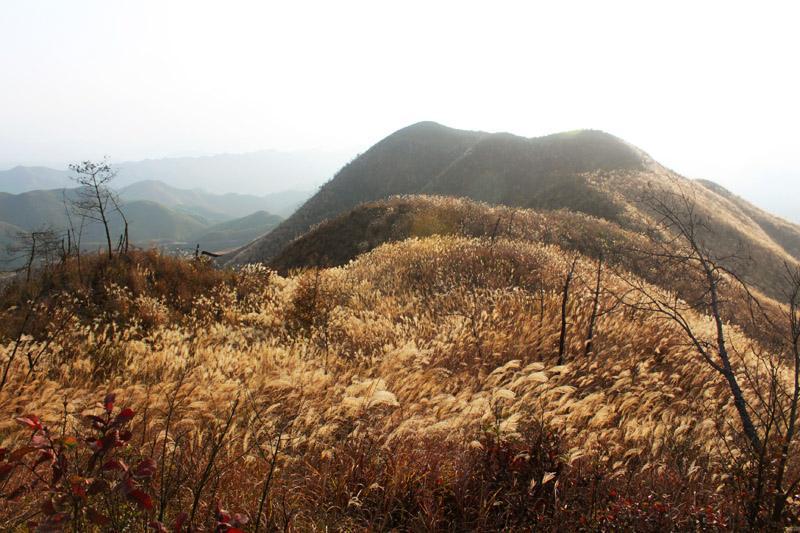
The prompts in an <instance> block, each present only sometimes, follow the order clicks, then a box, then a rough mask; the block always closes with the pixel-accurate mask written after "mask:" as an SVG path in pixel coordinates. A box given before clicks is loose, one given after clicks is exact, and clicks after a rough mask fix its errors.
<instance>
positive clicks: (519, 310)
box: [0, 215, 798, 531]
mask: <svg viewBox="0 0 800 533" xmlns="http://www.w3.org/2000/svg"><path fill="white" fill-rule="evenodd" d="M531 216H532V215H531ZM578 238H580V237H578ZM573 261H574V259H573V255H572V254H570V253H568V252H565V251H564V250H562V249H561V248H559V247H557V246H553V245H547V244H541V243H532V242H526V241H523V240H518V239H515V238H507V237H505V236H504V237H502V238H499V239H495V240H491V239H486V238H484V239H472V238H465V237H458V236H432V237H427V238H411V239H406V240H404V241H402V242H396V243H388V244H384V245H382V246H379V247H378V248H376V249H374V250H372V251H371V252H369V253H366V254H362V255H360V256H359V257H358V258H357V259H356V260H355V261H354V262H351V263H349V264H348V265H347V266H344V267H339V268H331V269H324V270H321V271H313V270H312V271H306V272H303V273H300V274H297V275H293V276H290V277H281V276H279V275H276V274H273V273H270V272H269V271H266V270H265V269H263V268H257V267H248V268H246V269H244V270H242V271H240V272H238V273H232V272H225V271H215V270H213V269H210V268H209V267H207V266H206V265H205V264H204V263H202V262H195V261H192V262H188V261H187V262H181V261H178V260H174V259H169V258H163V257H161V256H158V255H157V254H148V255H141V254H134V255H132V256H130V257H129V258H127V259H125V261H122V259H120V260H119V262H112V263H108V261H107V260H105V259H103V258H102V257H99V258H97V259H96V260H95V261H94V262H91V263H85V264H84V265H83V273H82V274H80V275H79V274H78V273H77V271H76V270H74V269H70V270H69V271H68V272H64V273H59V272H57V271H54V272H53V273H52V274H48V275H50V276H52V277H51V279H52V280H55V281H56V282H57V283H58V284H59V286H61V287H64V289H68V290H65V292H64V293H63V294H59V293H58V292H53V293H49V296H48V297H47V298H46V299H43V300H40V304H39V305H41V306H43V308H42V310H41V312H42V313H43V315H42V316H44V311H45V310H46V309H55V310H57V312H55V314H53V313H52V312H51V313H49V314H48V316H47V319H46V322H47V323H51V324H56V325H58V324H61V323H64V324H68V327H63V328H57V329H54V328H53V327H42V328H41V329H35V328H34V329H31V330H30V332H31V338H30V339H28V340H25V341H24V345H23V351H24V353H34V354H35V353H40V352H41V353H42V356H41V358H40V359H39V360H38V363H37V367H36V369H35V371H34V372H33V375H32V376H28V367H27V363H26V360H25V359H24V358H19V359H17V360H16V361H15V362H14V364H13V365H12V366H11V370H10V374H9V375H10V378H9V379H10V381H9V382H8V386H5V387H2V388H0V406H2V412H3V413H5V414H6V416H7V417H8V418H7V419H8V420H9V422H8V423H6V424H5V425H4V426H0V427H2V428H3V431H5V434H4V436H5V443H4V445H6V446H10V447H12V449H15V448H16V447H17V446H20V445H22V443H23V442H27V441H28V440H29V438H30V432H29V431H27V430H14V429H13V426H15V425H16V424H14V423H13V422H11V421H10V418H11V417H13V416H18V415H19V413H33V414H37V415H39V416H41V418H42V420H43V421H44V422H45V423H46V424H50V425H53V427H55V426H56V425H58V424H61V423H62V422H61V421H62V419H63V417H64V415H63V412H64V403H63V402H64V391H69V397H68V402H69V403H68V409H67V412H68V413H70V414H68V415H67V421H66V428H67V433H68V434H70V435H71V434H73V433H75V432H78V433H76V434H78V435H81V433H80V431H83V430H81V429H80V428H81V427H82V426H80V424H79V420H78V418H77V414H78V413H97V414H100V415H102V413H103V407H102V406H101V405H100V406H98V404H97V403H96V402H97V399H98V398H103V396H105V395H106V394H107V393H108V392H109V391H113V392H114V393H115V394H116V403H117V404H118V405H119V406H120V407H119V409H121V408H122V407H129V408H131V409H132V410H133V411H132V413H133V414H131V415H130V416H131V417H132V418H131V422H130V428H131V430H132V433H131V435H132V437H130V444H129V445H128V446H126V447H125V448H122V449H121V451H120V452H118V453H121V454H124V455H123V458H124V459H125V462H126V463H127V464H131V465H137V464H141V463H140V461H142V459H141V457H143V456H149V457H152V458H153V459H154V463H153V464H154V466H153V467H152V472H153V473H152V474H146V475H144V476H140V477H139V478H137V481H135V483H136V484H135V486H136V487H141V488H140V489H137V490H141V491H142V494H143V495H147V494H153V495H154V496H155V497H154V499H153V501H152V502H151V504H152V507H153V508H154V509H155V510H156V511H157V512H159V514H162V513H163V518H164V522H165V523H168V524H172V522H173V521H174V520H175V518H176V517H177V516H178V513H179V512H180V511H183V510H186V509H187V508H188V509H191V508H192V507H197V508H198V509H199V512H198V513H197V514H196V516H195V519H194V520H193V523H194V524H196V525H197V524H203V525H210V526H213V524H214V521H213V513H212V508H213V505H214V502H215V501H217V500H219V501H220V502H221V503H220V505H225V506H230V507H229V508H230V509H231V511H232V512H234V511H235V512H239V513H246V514H247V515H248V516H249V517H250V520H251V521H252V520H255V519H256V518H258V520H259V521H260V523H261V525H262V526H263V525H264V524H265V523H266V525H267V527H268V528H270V529H272V528H275V529H284V528H290V529H296V530H324V529H328V530H356V529H362V528H377V529H381V530H385V529H397V530H417V529H426V528H427V529H445V530H509V529H525V528H527V527H530V526H531V524H536V526H537V527H540V528H542V529H547V530H550V529H554V528H559V529H566V530H576V529H584V528H585V529H592V530H595V529H598V530H611V529H631V528H636V529H639V530H650V531H663V530H673V529H678V530H693V529H706V530H721V529H728V528H738V527H743V524H744V515H745V514H746V509H744V508H742V507H741V506H740V505H739V504H740V502H741V501H742V499H741V494H742V489H741V485H740V484H739V483H741V482H742V480H743V479H747V478H746V477H744V478H743V477H741V476H746V474H743V473H741V472H739V471H737V470H736V469H737V468H738V466H736V465H740V464H741V463H739V462H737V461H736V460H735V459H731V458H736V457H741V456H742V454H743V451H742V450H743V449H744V448H743V446H745V444H744V443H743V442H742V441H741V440H740V439H739V435H740V431H739V429H738V422H737V420H738V419H737V417H736V413H735V409H734V406H733V404H732V402H731V401H730V400H729V395H728V393H727V390H726V384H725V382H724V380H722V379H721V378H720V376H719V374H717V373H716V372H713V371H712V370H711V369H710V367H709V366H708V365H705V364H704V363H703V362H702V360H701V358H700V357H699V356H698V355H697V354H696V353H695V352H694V351H693V350H692V348H691V347H690V346H689V345H687V343H686V339H685V335H684V333H683V331H682V330H680V329H679V328H678V327H677V326H676V325H673V324H672V323H670V322H665V321H664V320H662V319H660V318H659V317H658V316H656V315H652V314H649V313H647V312H644V311H638V312H632V311H631V310H630V309H627V308H625V307H618V308H615V307H614V305H613V298H612V297H611V294H612V293H614V292H624V291H625V289H626V287H627V283H626V282H623V281H622V280H621V279H620V278H618V277H617V275H616V273H615V272H614V271H612V270H607V271H605V272H604V273H603V276H602V278H601V285H602V287H604V290H607V291H608V293H606V292H604V293H603V301H602V302H601V304H602V306H603V308H604V309H610V311H609V312H607V313H604V314H603V315H602V316H601V317H600V319H599V321H598V322H597V329H596V337H595V341H594V347H593V350H592V352H591V353H589V354H585V353H584V345H585V340H586V331H587V327H588V320H589V315H590V313H591V308H592V296H591V295H592V291H593V280H594V267H595V264H594V261H592V260H590V259H588V258H585V257H582V256H580V257H579V258H578V259H577V262H576V273H575V282H574V286H573V289H572V291H573V292H572V298H571V299H570V300H569V302H568V304H567V307H566V309H567V321H566V324H567V328H568V329H567V330H566V331H567V336H566V344H565V347H566V349H565V360H564V363H563V364H559V363H558V353H557V352H558V346H559V328H560V323H561V319H560V317H561V309H562V305H563V304H562V299H561V291H562V284H563V280H564V275H565V272H566V270H567V269H568V268H569V265H570V264H571V263H572V262H573ZM59 280H60V281H59ZM67 284H68V285H67ZM8 290H10V291H12V292H6V293H5V294H4V298H3V299H2V301H4V302H7V303H6V307H4V308H3V310H2V312H3V313H4V316H5V317H6V319H5V320H3V321H0V323H2V324H4V327H5V328H7V329H6V330H5V332H4V335H6V337H5V338H9V337H8V336H11V335H14V331H15V328H14V327H13V326H14V324H18V322H17V321H16V320H18V319H19V317H20V311H19V310H18V309H16V308H14V307H10V304H11V302H12V301H25V299H26V296H25V295H24V293H23V294H17V293H15V292H14V291H19V290H20V289H18V288H14V287H12V288H11V289H8ZM26 290H36V289H35V288H33V289H26ZM14 294H17V295H16V296H14ZM12 296H13V298H12ZM45 308H46V309H45ZM12 319H13V320H12ZM42 320H44V319H42ZM689 320H690V323H691V326H692V327H693V328H694V329H695V330H696V331H698V332H700V334H701V335H703V338H704V339H706V338H708V339H709V340H711V337H709V336H710V335H712V332H713V328H712V327H711V326H712V324H711V322H710V321H709V319H708V318H707V317H704V316H702V315H700V314H698V313H690V314H689ZM37 324H38V322H37ZM43 326H44V322H43ZM51 332H57V333H56V334H53V333H51ZM729 334H730V343H731V346H732V347H733V346H735V347H736V353H737V357H736V359H735V361H734V365H735V366H736V371H737V372H742V371H743V369H745V368H751V367H753V366H754V365H755V364H756V361H757V360H758V359H757V354H759V353H760V350H761V347H760V346H759V345H758V344H757V343H754V342H753V341H752V340H750V339H748V338H747V337H746V336H745V335H743V334H742V333H741V332H739V331H737V330H736V329H735V328H731V329H730V332H729ZM12 344H13V343H0V353H1V354H2V355H3V356H4V358H5V359H7V358H8V356H9V354H10V351H11V350H12V349H13V348H12ZM756 383H758V382H753V383H750V382H746V381H745V384H744V386H745V388H746V390H747V392H748V394H750V393H751V392H752V390H751V387H753V386H756ZM765 408H766V406H765V405H764V404H761V403H759V402H758V401H754V404H753V409H755V410H756V411H757V412H759V413H763V411H762V409H765ZM111 409H112V410H113V412H114V413H116V412H117V411H116V410H115V409H117V408H116V407H114V406H112V407H111ZM71 413H75V414H76V416H75V417H73V415H72V414H71ZM126 420H127V419H126ZM126 424H127V422H126ZM59 427H60V426H59ZM159 435H164V437H160V436H159ZM125 438H128V437H125ZM79 450H82V448H80V447H79V448H77V449H76V451H75V452H74V453H76V454H77V453H79ZM797 451H798V450H795V448H792V450H791V455H790V456H791V457H792V458H793V459H792V461H793V462H792V467H791V471H792V475H793V476H794V475H795V474H796V472H797V466H798V465H796V464H795V462H794V458H796V457H797V456H798V455H797V454H796V453H797ZM80 453H83V452H80ZM86 453H91V451H87V452H86ZM109 453H116V452H109ZM79 464H82V463H79ZM209 465H210V466H209ZM137 468H138V467H137ZM204 472H210V477H206V476H205V475H204ZM270 472H272V474H270ZM14 475H15V476H16V477H14V478H12V481H11V483H12V485H13V486H16V485H15V484H16V483H19V482H20V481H21V480H22V479H24V473H23V472H22V471H18V472H15V474H14ZM98 475H101V474H98ZM102 475H103V476H110V475H111V474H102ZM115 475H118V474H115ZM265 479H269V483H268V484H265V482H264V480H265ZM265 487H266V488H265ZM556 489H557V490H556ZM160 494H164V496H163V498H162V497H161V496H159V495H160ZM192 494H198V495H199V496H198V497H197V499H196V500H195V501H194V503H193V498H192ZM264 494H266V496H262V495H264ZM37 497H38V496H37V493H36V492H31V491H23V493H22V494H21V496H20V497H18V498H17V500H16V501H15V502H14V503H13V507H12V506H8V507H0V516H1V517H3V519H5V520H7V521H6V522H4V524H9V523H11V521H13V519H14V518H13V517H16V516H20V515H25V514H26V513H27V512H28V510H29V509H34V508H37V509H38V508H39V507H38V505H39V502H38V500H37ZM106 498H108V499H107V500H106V501H107V502H118V501H120V500H119V498H122V500H121V501H122V502H123V503H114V504H113V505H110V504H109V507H107V508H104V509H105V510H104V513H105V514H107V515H108V519H109V520H111V521H112V522H111V523H113V524H115V527H118V528H123V527H124V526H125V525H126V524H130V523H131V522H130V520H131V518H130V517H131V516H136V513H137V511H136V509H137V507H141V508H143V509H144V508H146V506H145V505H143V504H140V505H137V504H136V503H135V501H146V500H144V496H142V495H139V496H138V497H137V498H136V500H131V502H134V503H130V504H126V503H124V502H125V501H128V500H126V499H125V497H124V495H122V496H120V492H119V491H117V492H109V493H108V496H106ZM265 501H266V504H264V503H263V502H265ZM259 502H262V503H261V504H259ZM353 502H356V503H353ZM116 505H120V506H121V507H115V506H116ZM128 505H129V506H132V507H125V506H128ZM264 505H266V508H265V507H264ZM259 508H261V509H262V512H261V513H259ZM115 509H119V510H120V511H119V512H117V511H115ZM123 509H126V510H125V511H124V512H122V510H123ZM264 509H266V510H264ZM792 509H794V507H792ZM791 512H794V511H793V510H792V511H791ZM206 517H208V518H206ZM251 523H252V522H251Z"/></svg>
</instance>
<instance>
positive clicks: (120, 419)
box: [111, 407, 136, 426]
mask: <svg viewBox="0 0 800 533" xmlns="http://www.w3.org/2000/svg"><path fill="white" fill-rule="evenodd" d="M135 414H136V413H135V412H134V410H133V409H131V408H130V407H126V408H125V409H123V410H122V411H120V412H119V414H118V415H117V417H116V418H115V419H114V422H113V423H112V424H111V425H112V426H121V425H123V424H127V423H128V422H130V420H131V419H132V418H133V417H134V415H135Z"/></svg>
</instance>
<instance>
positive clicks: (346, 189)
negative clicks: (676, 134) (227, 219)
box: [222, 122, 800, 295]
mask: <svg viewBox="0 0 800 533" xmlns="http://www.w3.org/2000/svg"><path fill="white" fill-rule="evenodd" d="M652 187H655V188H657V189H659V190H664V191H674V192H679V191H685V192H688V193H689V194H691V195H692V196H693V197H695V198H696V200H697V203H698V210H701V211H702V212H701V213H698V214H699V215H702V216H703V217H705V218H706V220H707V222H708V224H709V225H710V226H711V227H713V228H715V237H714V239H713V241H712V242H710V243H709V245H710V246H711V248H712V251H714V252H716V253H719V255H720V256H726V255H728V254H729V252H730V250H734V249H737V248H739V247H744V249H746V250H747V251H748V252H749V253H750V254H751V255H752V256H753V257H757V258H759V260H758V261H754V262H750V263H749V264H748V265H747V267H743V268H742V269H740V272H741V273H742V274H743V275H745V276H747V277H748V279H751V280H752V281H753V282H754V283H755V284H756V286H758V287H759V288H760V289H761V290H762V291H764V292H765V293H767V294H769V295H776V294H777V293H778V288H777V285H776V284H777V282H778V280H780V279H782V272H783V271H782V268H783V267H782V265H783V264H784V262H789V263H794V262H797V261H798V260H800V226H798V225H796V224H792V223H790V222H787V221H786V220H783V219H781V218H779V217H776V216H774V215H771V214H769V213H767V212H765V211H763V210H761V209H759V208H757V207H755V206H753V205H752V204H750V203H748V202H747V201H745V200H743V199H742V198H739V197H737V196H735V195H734V194H732V193H731V192H730V191H727V190H726V189H724V188H722V187H720V186H719V185H717V184H714V183H711V182H707V181H694V180H689V179H687V178H684V177H682V176H680V175H678V174H676V173H674V172H672V171H670V170H669V169H667V168H665V167H663V166H661V165H660V164H658V163H657V162H655V161H654V160H653V159H652V158H650V157H649V156H648V155H647V154H646V153H645V152H643V151H642V150H640V149H638V148H636V147H634V146H632V145H630V144H628V143H626V142H624V141H622V140H620V139H618V138H617V137H614V136H613V135H609V134H607V133H604V132H600V131H592V130H584V131H576V132H566V133H560V134H555V135H549V136H546V137H539V138H531V139H529V138H523V137H518V136H515V135H510V134H507V133H496V134H489V133H484V132H477V131H462V130H456V129H451V128H447V127H445V126H442V125H440V124H436V123H433V122H422V123H418V124H414V125H412V126H409V127H407V128H404V129H402V130H400V131H398V132H396V133H394V134H392V135H390V136H389V137H387V138H385V139H383V140H382V141H380V142H379V143H377V144H376V145H375V146H373V147H372V148H370V149H369V150H368V151H367V152H365V153H364V154H363V155H361V156H360V157H358V158H357V159H355V160H354V161H352V162H351V163H349V164H348V165H346V166H345V167H344V168H343V169H342V170H341V171H340V172H339V173H338V174H337V175H336V176H335V177H334V179H333V180H331V181H330V182H328V183H326V184H325V185H324V186H322V187H321V188H320V190H319V192H318V193H317V194H315V195H314V196H313V197H312V198H311V199H309V200H308V201H307V202H306V203H305V204H304V205H303V206H302V207H301V208H300V209H298V210H297V211H296V212H295V213H294V214H292V215H291V216H290V217H289V218H287V219H286V220H285V221H283V222H282V223H281V224H280V225H279V226H278V227H277V228H275V229H274V230H273V231H271V232H270V233H268V234H266V235H265V236H263V237H261V238H259V239H257V240H255V241H253V242H252V243H250V244H248V245H246V246H244V247H243V248H241V249H240V250H237V251H236V252H233V253H231V254H229V255H227V256H225V257H224V258H222V262H223V263H226V264H242V263H247V262H258V261H261V262H267V263H269V262H272V264H273V266H277V267H279V268H284V267H290V266H291V267H294V266H303V265H313V264H317V263H319V264H323V265H327V264H337V263H339V262H340V261H343V260H346V259H348V258H350V257H352V255H353V253H354V252H353V251H354V250H358V251H366V250H369V249H370V248H371V247H372V246H373V244H371V243H380V242H385V241H387V240H394V239H395V238H402V236H403V235H414V234H416V233H417V231H416V230H415V231H411V230H410V229H408V228H406V227H404V226H402V224H401V226H396V225H395V222H394V220H395V217H396V216H398V215H397V213H399V212H401V211H402V210H403V209H409V207H407V206H404V205H403V204H397V205H395V204H389V205H388V206H386V205H379V206H376V207H375V208H376V209H378V210H386V209H388V211H387V213H386V214H381V215H380V216H374V214H373V211H371V208H366V210H365V208H360V209H355V208H356V207H357V206H359V205H360V204H363V203H364V202H372V201H376V200H382V199H386V198H389V197H392V196H395V195H408V194H423V195H436V196H450V197H465V198H469V199H472V200H477V201H480V202H486V203H487V204H499V205H505V206H510V207H516V208H525V209H535V210H538V211H548V210H549V211H552V210H559V209H564V210H568V211H571V212H577V213H583V214H585V215H590V216H592V217H595V218H596V219H598V220H603V221H606V222H608V223H611V224H613V225H615V226H616V227H619V228H620V229H621V230H624V231H630V232H633V233H637V234H641V233H644V232H646V231H648V228H652V227H653V226H654V224H655V223H654V216H655V214H654V213H652V212H650V211H649V210H648V208H647V206H646V205H645V204H644V203H643V202H642V198H644V197H645V196H646V195H647V194H648V191H650V190H651V188H652ZM354 209H355V210H354ZM398 210H400V211H398ZM337 217H338V218H337ZM440 218H442V217H440V216H439V215H436V216H434V217H433V218H431V219H430V220H426V219H421V218H420V217H405V219H404V220H406V221H407V222H404V224H415V225H417V226H421V227H423V228H424V227H427V226H433V227H434V229H435V227H437V225H442V224H444V222H443V221H442V220H439V219H440ZM326 220H327V221H331V222H329V223H327V224H323V225H320V223H322V222H324V221H326ZM444 221H445V222H446V217H445V220H444ZM451 222H452V221H451ZM467 222H468V221H463V223H465V224H466V223H467ZM331 224H332V225H331ZM445 225H446V224H445ZM335 228H347V229H346V230H344V231H340V230H337V229H335ZM418 229H419V228H417V230H418ZM312 230H313V231H312ZM310 231H311V232H310ZM456 231H457V230H456ZM320 232H321V233H320ZM423 233H424V232H423ZM434 233H436V231H434ZM395 234H396V235H399V236H400V237H396V236H395ZM315 235H316V236H315ZM301 236H304V237H303V238H302V239H299V240H297V239H298V238H300V237H301Z"/></svg>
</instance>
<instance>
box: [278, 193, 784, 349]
mask: <svg viewBox="0 0 800 533" xmlns="http://www.w3.org/2000/svg"><path fill="white" fill-rule="evenodd" d="M433 235H441V236H454V237H467V238H488V239H490V240H491V239H492V238H494V239H513V240H515V241H524V242H530V243H541V244H546V245H555V246H558V247H560V248H561V249H563V250H564V251H565V252H569V253H578V254H581V255H583V256H585V257H587V258H591V259H594V260H596V259H597V258H598V257H599V256H600V254H602V255H603V258H604V261H605V263H606V268H608V267H610V268H614V269H622V270H623V271H626V272H632V273H634V274H636V275H637V276H639V277H641V278H643V279H645V280H647V281H648V282H649V283H652V284H654V285H657V286H659V287H661V288H663V289H664V290H668V291H674V292H676V293H678V294H680V295H681V296H682V297H683V298H684V299H686V300H690V301H694V300H695V299H696V298H699V297H700V296H701V295H702V294H703V293H704V291H705V285H704V282H703V280H702V279H701V278H700V277H699V276H698V272H694V271H691V270H690V269H687V268H679V267H677V266H676V265H674V264H670V265H667V264H665V263H664V262H663V261H661V260H660V259H659V258H657V257H649V256H648V253H655V252H656V250H655V249H654V248H653V244H652V242H651V241H650V240H649V239H648V238H647V237H646V236H645V235H643V234H641V233H638V232H635V231H631V230H627V229H625V228H623V227H621V226H620V225H619V224H617V223H615V222H611V221H608V220H604V219H602V218H598V217H594V216H591V215H587V214H584V213H578V212H574V211H568V210H566V209H561V210H557V211H537V210H533V209H517V208H513V207H507V206H502V205H490V204H487V203H483V202H475V201H472V200H468V199H466V198H448V197H441V196H422V195H409V196H396V197H392V198H390V199H388V200H380V201H377V202H370V203H367V204H362V205H361V206H359V207H357V208H356V209H353V210H352V211H350V212H349V213H347V214H345V215H341V216H339V217H336V218H334V219H332V220H329V221H326V222H324V223H322V224H320V225H319V226H317V227H316V228H314V229H313V230H312V231H309V232H308V233H306V234H305V235H303V236H302V237H299V238H297V239H295V240H294V241H293V242H292V243H290V244H289V245H288V246H287V247H286V248H285V249H284V250H283V252H281V254H280V255H278V256H277V257H276V258H274V259H273V260H272V261H271V262H270V263H269V266H270V267H271V268H274V269H276V270H277V271H278V272H280V273H281V274H284V275H286V274H288V273H290V272H292V271H296V270H300V269H304V268H329V267H336V266H341V265H345V264H347V263H348V262H350V261H352V260H354V259H356V258H357V257H358V256H359V255H360V254H363V253H366V252H369V251H370V250H373V249H375V248H378V247H379V246H381V245H383V244H385V243H390V242H399V241H403V240H406V239H409V238H425V237H430V236H433ZM752 263H753V262H752V261H737V265H736V266H737V267H738V268H739V269H743V270H748V271H752V270H754V269H755V266H753V264H752ZM676 268H677V270H676ZM753 290H754V291H755V292H756V293H758V292H759V291H758V288H753ZM723 296H724V297H723V301H724V302H725V304H724V307H725V313H726V316H727V317H728V318H729V319H730V320H731V321H732V322H733V323H738V324H741V325H743V326H745V327H747V328H748V332H749V333H750V334H751V335H754V336H760V332H759V331H758V328H753V327H752V325H751V324H750V323H749V320H748V317H747V316H746V313H742V312H741V309H743V308H744V307H745V306H746V297H745V296H746V295H745V294H744V293H743V291H741V289H740V288H739V287H733V286H728V287H726V288H725V290H724V295H723ZM759 296H760V298H761V301H762V303H763V305H764V306H765V309H767V310H768V311H769V313H770V314H771V315H772V316H777V315H778V314H779V305H778V303H777V302H775V301H774V300H773V299H772V298H770V297H768V296H766V295H763V294H759Z"/></svg>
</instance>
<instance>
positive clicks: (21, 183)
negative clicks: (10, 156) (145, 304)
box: [0, 166, 71, 194]
mask: <svg viewBox="0 0 800 533" xmlns="http://www.w3.org/2000/svg"><path fill="white" fill-rule="evenodd" d="M70 184H71V181H70V179H69V173H68V172H66V171H64V170H56V169H53V168H47V167H22V166H17V167H14V168H11V169H8V170H0V192H7V193H11V194H19V193H22V192H27V191H34V190H37V189H60V188H62V187H69V186H70Z"/></svg>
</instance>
